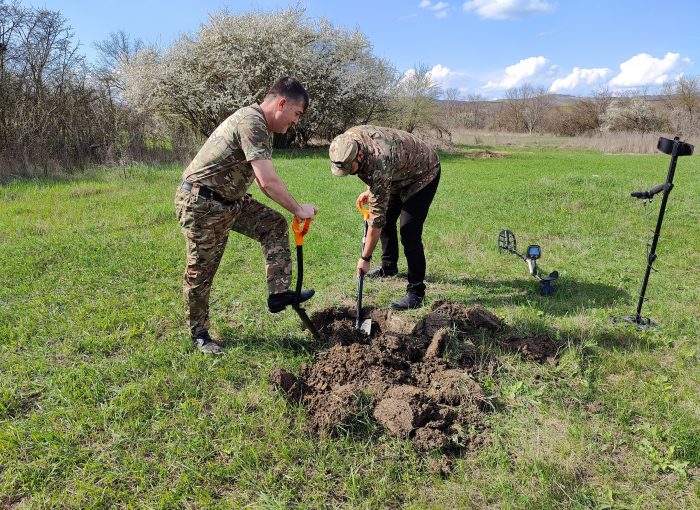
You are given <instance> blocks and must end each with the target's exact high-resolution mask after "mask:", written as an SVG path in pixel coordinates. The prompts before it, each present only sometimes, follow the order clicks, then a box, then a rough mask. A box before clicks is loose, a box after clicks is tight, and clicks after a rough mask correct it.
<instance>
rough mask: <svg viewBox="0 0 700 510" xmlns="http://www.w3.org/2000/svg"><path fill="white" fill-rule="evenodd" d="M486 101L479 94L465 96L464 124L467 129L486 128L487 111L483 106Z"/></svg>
mask: <svg viewBox="0 0 700 510" xmlns="http://www.w3.org/2000/svg"><path fill="white" fill-rule="evenodd" d="M485 101H486V99H485V98H484V96H482V95H481V94H479V93H475V94H469V96H467V105H466V112H465V113H466V114H465V119H464V124H465V126H466V127H468V128H472V129H483V128H485V127H486V117H487V115H488V109H487V108H486V105H485Z"/></svg>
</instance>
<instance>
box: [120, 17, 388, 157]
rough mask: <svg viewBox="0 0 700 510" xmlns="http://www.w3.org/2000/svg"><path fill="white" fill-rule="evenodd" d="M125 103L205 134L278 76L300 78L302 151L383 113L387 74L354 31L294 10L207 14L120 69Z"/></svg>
mask: <svg viewBox="0 0 700 510" xmlns="http://www.w3.org/2000/svg"><path fill="white" fill-rule="evenodd" d="M123 72H124V75H125V82H126V84H127V85H126V89H127V90H126V97H127V99H128V100H129V101H130V102H131V104H134V105H140V106H141V107H143V108H146V109H149V110H150V111H152V112H154V113H157V114H159V115H161V116H163V117H165V118H169V119H171V120H174V121H176V122H180V123H183V124H185V125H187V126H189V127H190V128H192V129H193V130H194V131H196V132H198V133H200V134H202V135H204V136H208V135H209V134H210V133H211V132H212V131H213V130H214V128H215V127H216V126H217V125H218V124H219V123H220V122H221V121H222V120H223V119H224V118H226V117H227V116H228V115H230V114H231V113H233V112H234V111H235V110H236V109H238V108H240V107H242V106H245V105H248V104H251V103H254V102H256V101H260V100H262V98H263V97H264V95H265V93H266V92H267V90H268V89H269V87H270V86H271V85H272V84H273V83H274V82H275V81H276V80H277V79H278V78H281V77H283V76H294V77H296V78H297V79H299V80H300V81H301V82H302V83H303V84H304V86H305V88H306V89H307V91H308V92H309V96H310V98H311V105H310V107H309V110H308V112H307V113H306V114H305V115H304V116H303V117H302V121H301V122H300V124H299V125H298V126H296V127H295V129H293V130H290V132H291V133H290V135H291V136H292V137H296V142H297V143H298V144H300V145H304V144H305V143H306V142H307V141H308V140H309V138H310V137H311V136H312V135H314V134H317V135H320V136H322V137H326V138H327V137H332V136H334V135H335V134H337V133H339V132H341V131H343V130H344V129H346V128H347V127H349V126H350V125H353V124H358V123H366V122H369V121H370V120H371V119H373V118H375V117H376V116H377V115H379V114H381V113H382V111H383V110H384V109H385V107H386V102H387V97H388V95H389V93H390V89H391V85H392V83H394V81H395V71H394V69H393V67H392V66H391V65H390V64H389V63H388V62H387V61H385V60H383V59H380V58H378V57H376V56H374V55H373V54H372V45H371V44H370V43H369V41H368V40H367V38H366V37H365V36H364V34H362V32H360V31H359V30H354V31H349V30H342V29H338V28H335V27H334V26H333V25H332V24H331V23H330V22H328V21H326V20H324V19H320V20H312V19H310V18H308V17H307V16H306V14H305V10H304V9H303V8H300V7H289V8H288V9H286V10H282V11H276V12H259V11H252V12H248V13H245V14H237V15H233V14H230V13H229V12H228V11H226V10H224V11H220V12H218V13H215V14H212V15H210V17H209V20H208V22H207V23H206V24H204V25H202V27H201V28H200V30H199V32H198V33H197V34H195V35H184V36H182V37H181V38H180V39H179V40H178V41H176V43H175V44H173V45H172V47H170V48H168V49H166V50H164V51H159V50H157V49H154V48H151V49H148V50H144V51H141V52H140V53H139V55H138V56H137V58H136V59H134V60H133V61H132V62H130V63H128V64H127V65H125V66H124V69H123Z"/></svg>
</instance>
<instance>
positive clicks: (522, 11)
mask: <svg viewBox="0 0 700 510" xmlns="http://www.w3.org/2000/svg"><path fill="white" fill-rule="evenodd" d="M425 1H427V0H424V1H423V2H421V3H425ZM462 9H464V11H465V12H471V11H474V12H475V13H476V14H477V15H478V16H479V17H481V18H491V19H508V18H524V17H525V16H529V15H530V14H535V13H538V12H551V11H553V10H554V4H553V3H552V2H546V1H543V0H469V1H467V2H464V4H462Z"/></svg>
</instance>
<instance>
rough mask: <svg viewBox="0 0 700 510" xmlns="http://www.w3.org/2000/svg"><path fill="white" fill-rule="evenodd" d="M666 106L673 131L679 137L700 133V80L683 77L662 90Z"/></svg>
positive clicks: (665, 85)
mask: <svg viewBox="0 0 700 510" xmlns="http://www.w3.org/2000/svg"><path fill="white" fill-rule="evenodd" d="M662 97H663V102H664V105H665V106H666V109H667V111H668V116H669V122H670V124H671V126H672V129H673V131H675V132H676V133H677V134H679V135H689V134H698V133H700V78H699V77H697V76H693V77H685V76H684V77H681V78H679V79H678V80H677V81H676V82H674V83H670V82H669V83H666V84H664V86H663V88H662Z"/></svg>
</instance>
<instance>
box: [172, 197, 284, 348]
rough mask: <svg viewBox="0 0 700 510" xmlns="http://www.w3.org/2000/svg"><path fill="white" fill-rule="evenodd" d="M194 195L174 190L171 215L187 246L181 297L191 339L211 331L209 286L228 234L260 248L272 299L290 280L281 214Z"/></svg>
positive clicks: (247, 201)
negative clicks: (235, 234) (173, 208)
mask: <svg viewBox="0 0 700 510" xmlns="http://www.w3.org/2000/svg"><path fill="white" fill-rule="evenodd" d="M198 191H199V188H198V187H196V186H195V187H193V188H192V191H191V192H190V191H187V190H184V189H182V188H178V190H177V192H176V194H175V210H176V212H177V217H178V220H179V221H180V227H181V229H182V233H183V234H184V236H185V241H186V250H187V268H186V270H185V279H184V284H183V294H184V297H185V311H186V314H187V321H188V323H189V327H190V332H191V333H192V334H193V335H196V334H198V333H200V332H202V331H206V330H209V327H210V323H209V294H210V292H211V285H212V280H213V279H214V275H215V274H216V270H217V269H218V267H219V263H220V262H221V257H222V256H223V254H224V248H226V243H227V241H228V236H229V233H230V232H231V231H232V230H233V231H234V232H238V233H239V234H243V235H244V236H247V237H250V238H251V239H255V240H256V241H258V242H259V243H260V245H261V246H262V252H263V255H264V256H265V272H266V274H267V288H268V292H269V293H270V294H272V293H277V292H285V291H286V290H287V289H289V284H290V281H291V277H292V260H291V255H290V250H289V227H288V226H287V220H286V219H285V218H284V216H282V214H280V213H279V212H277V211H275V210H274V209H271V208H269V207H268V206H266V205H264V204H261V203H260V202H258V201H257V200H255V199H254V198H252V197H251V196H250V195H245V196H244V197H243V198H241V199H239V200H236V201H234V202H228V203H222V202H219V201H218V200H214V199H210V198H205V197H201V196H199V194H198Z"/></svg>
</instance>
